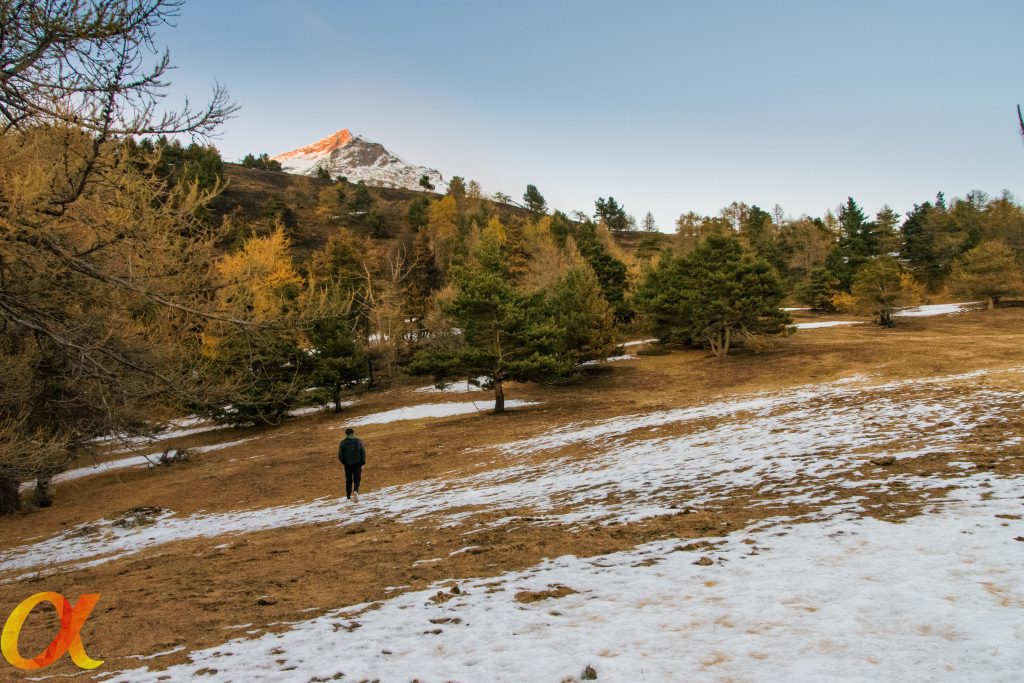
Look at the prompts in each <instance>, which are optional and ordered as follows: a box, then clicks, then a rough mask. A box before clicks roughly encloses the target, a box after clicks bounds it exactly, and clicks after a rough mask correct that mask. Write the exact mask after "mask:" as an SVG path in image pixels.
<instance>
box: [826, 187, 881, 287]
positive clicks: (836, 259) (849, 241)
mask: <svg viewBox="0 0 1024 683" xmlns="http://www.w3.org/2000/svg"><path fill="white" fill-rule="evenodd" d="M838 218H839V241H838V242H837V243H836V245H835V247H833V248H832V251H831V252H830V253H829V255H828V258H827V259H826V260H825V267H826V268H827V269H828V270H829V271H830V272H831V273H832V275H833V277H835V278H836V279H837V280H839V284H840V287H842V289H843V290H844V291H849V290H850V287H852V286H853V278H854V276H855V275H856V274H857V271H858V270H859V269H860V267H861V266H862V265H863V264H864V263H866V262H867V261H868V259H870V258H872V257H873V256H877V255H878V243H877V240H876V235H875V227H874V225H873V224H872V223H871V222H870V221H868V219H867V217H866V216H865V215H864V212H863V211H862V210H861V208H860V206H858V205H857V202H855V201H854V200H853V197H848V198H847V199H846V204H844V205H843V206H841V207H839V217H838Z"/></svg>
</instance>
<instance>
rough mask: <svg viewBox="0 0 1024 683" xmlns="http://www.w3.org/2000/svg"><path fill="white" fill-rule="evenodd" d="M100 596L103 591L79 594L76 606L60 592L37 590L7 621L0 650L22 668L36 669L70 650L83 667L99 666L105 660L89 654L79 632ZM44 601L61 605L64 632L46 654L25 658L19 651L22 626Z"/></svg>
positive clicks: (59, 611) (62, 629)
mask: <svg viewBox="0 0 1024 683" xmlns="http://www.w3.org/2000/svg"><path fill="white" fill-rule="evenodd" d="M99 599H100V595H99V593H86V594H85V595H81V596H79V597H78V603H77V604H75V605H74V606H73V607H72V606H71V603H70V602H68V599H67V598H65V597H64V596H63V595H61V594H60V593H36V594H35V595H33V596H32V597H30V598H26V599H25V600H24V601H23V602H22V603H21V604H20V605H18V606H17V607H15V608H14V611H13V612H11V616H9V617H8V618H7V623H6V624H4V631H3V635H2V636H0V650H2V651H3V653H4V658H5V659H6V660H7V661H8V662H10V663H11V665H13V666H16V667H18V668H19V669H23V670H25V671H33V670H35V669H42V668H43V667H46V666H50V665H51V664H53V663H54V662H55V661H57V660H58V659H60V658H61V657H62V656H64V653H65V652H68V653H69V654H70V655H71V661H73V662H74V663H75V664H77V665H78V666H79V667H80V668H82V669H95V668H96V667H98V666H99V665H100V664H102V663H103V660H102V659H99V660H97V659H91V658H90V657H89V655H87V654H85V647H84V646H83V645H82V639H81V638H80V637H79V635H78V633H79V631H81V630H82V626H83V625H84V624H85V620H86V619H88V618H89V613H90V612H92V608H93V607H95V606H96V603H97V602H99ZM41 602H49V603H50V604H52V605H53V606H54V607H56V608H57V616H59V617H60V631H59V632H58V633H57V636H56V637H55V638H54V639H53V642H51V643H50V644H49V645H48V646H47V647H46V649H45V650H43V653H42V654H40V655H37V656H35V657H33V658H32V659H25V658H24V657H22V656H21V653H20V652H18V635H20V634H21V627H22V626H24V624H25V619H26V618H28V615H29V612H31V611H32V610H33V609H34V608H35V606H36V605H38V604H39V603H41Z"/></svg>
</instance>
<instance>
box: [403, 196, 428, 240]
mask: <svg viewBox="0 0 1024 683" xmlns="http://www.w3.org/2000/svg"><path fill="white" fill-rule="evenodd" d="M429 211H430V200H428V199H427V198H426V197H417V198H416V199H413V200H412V201H411V202H409V208H408V209H407V210H406V214H405V220H406V222H407V223H408V224H409V228H410V229H411V230H413V231H414V232H416V231H419V230H421V229H422V228H425V227H427V219H428V216H429Z"/></svg>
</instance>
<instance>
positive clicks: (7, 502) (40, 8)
mask: <svg viewBox="0 0 1024 683" xmlns="http://www.w3.org/2000/svg"><path fill="white" fill-rule="evenodd" d="M179 5H180V3H178V2H171V1H165V0H94V1H93V2H87V3H86V2H77V1H72V0H36V1H34V2H0V27H2V30H0V35H2V37H0V62H2V64H3V66H2V68H0V328H2V329H3V335H2V337H0V444H4V445H3V447H0V514H2V513H7V512H11V511H12V510H15V509H17V508H18V506H19V504H20V501H19V496H18V488H19V484H20V482H21V481H24V480H26V479H27V480H32V479H35V480H36V481H37V490H38V491H40V494H39V495H38V496H37V500H38V501H39V502H40V503H41V504H48V503H49V500H48V498H49V496H48V494H47V491H48V489H49V485H48V482H49V478H50V477H51V476H52V475H53V474H55V473H56V472H59V471H60V470H61V469H63V468H65V467H67V466H68V465H69V464H70V463H71V462H73V460H74V458H75V457H76V456H77V455H78V454H80V453H82V452H84V451H86V450H88V449H89V448H90V447H91V446H90V444H91V443H92V440H93V439H94V438H95V437H97V436H101V435H106V434H111V433H125V434H131V433H139V432H144V431H146V430H149V429H152V428H153V423H154V422H155V421H158V420H159V419H160V416H161V415H162V416H164V417H166V416H169V415H170V414H173V413H174V411H175V410H176V409H177V408H179V407H180V406H181V405H183V404H186V403H187V402H188V401H189V400H190V399H191V398H192V397H194V395H195V393H196V392H198V391H200V390H201V386H200V385H201V384H202V379H201V378H202V377H203V373H202V372H197V368H196V366H195V363H196V357H197V355H198V354H197V353H196V351H197V349H198V344H199V342H198V336H197V334H196V330H197V328H198V326H199V325H200V324H201V323H202V322H203V321H206V320H209V319H211V317H222V318H223V319H224V320H225V321H228V316H223V315H222V314H221V313H220V312H218V311H216V310H215V309H214V308H213V307H211V306H210V305H209V301H208V296H207V294H208V290H207V286H208V280H207V275H208V272H209V264H210V263H211V261H212V257H211V254H212V242H213V239H212V238H213V236H212V235H211V234H210V232H209V231H208V230H207V229H206V227H205V226H204V225H203V224H202V223H201V222H200V220H198V217H199V216H200V215H201V214H202V213H203V210H204V206H205V204H206V203H207V202H208V201H209V200H210V199H211V197H212V195H213V194H214V193H215V192H216V190H217V188H216V187H214V188H213V189H212V190H211V189H208V188H207V189H204V188H202V187H201V186H200V178H199V175H198V174H197V175H196V176H195V177H193V178H191V179H188V178H181V177H177V178H168V177H161V174H160V173H159V172H158V171H159V168H158V167H159V154H160V152H159V151H158V150H155V149H151V150H150V151H144V150H140V149H138V148H133V147H132V145H130V144H129V143H128V140H129V139H130V138H139V137H144V136H160V135H174V134H178V133H185V134H191V135H193V136H196V137H198V138H204V137H206V136H209V135H210V134H212V133H213V132H214V131H215V129H216V128H217V126H219V125H220V124H221V123H222V122H223V121H224V120H225V119H226V118H227V117H229V116H230V115H231V114H232V112H233V111H234V107H233V105H232V104H231V103H230V101H229V99H228V96H227V92H226V91H225V90H224V89H223V88H222V87H220V86H216V87H215V88H214V92H213V96H212V98H211V100H210V102H209V104H208V105H207V106H206V107H204V108H202V109H198V110H197V109H192V108H189V107H187V106H186V107H185V108H184V109H179V110H177V111H174V110H169V109H166V108H163V107H162V101H163V100H162V97H163V94H164V92H163V90H164V88H165V87H166V76H167V74H168V70H169V68H170V60H169V56H168V54H167V53H166V52H163V53H159V52H158V53H157V57H156V59H155V60H153V59H152V58H151V56H150V55H151V54H152V53H153V51H154V50H153V48H154V47H155V36H156V33H157V31H158V29H159V28H160V27H162V26H164V25H166V24H167V23H169V21H171V20H172V19H173V17H174V16H175V15H176V14H177V11H178V8H179ZM237 322H239V323H241V322H243V321H237ZM231 324H234V322H232V323H231Z"/></svg>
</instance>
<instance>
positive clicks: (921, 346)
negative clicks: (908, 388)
mask: <svg viewBox="0 0 1024 683" xmlns="http://www.w3.org/2000/svg"><path fill="white" fill-rule="evenodd" d="M1022 349H1024V309H1007V310H996V311H993V312H978V313H969V314H962V315H955V316H947V317H939V318H918V319H906V320H900V321H899V323H898V326H897V327H896V328H895V329H892V330H884V329H880V328H878V327H875V326H872V325H856V326H849V327H836V328H825V329H818V330H809V331H805V332H800V333H797V334H795V335H793V336H791V337H789V338H785V339H782V340H780V341H779V342H778V344H777V345H776V347H775V349H774V350H772V351H768V352H765V353H762V354H759V355H757V356H753V355H739V356H735V357H731V358H729V359H728V360H726V361H715V360H712V359H711V358H710V357H709V356H708V354H706V353H703V352H699V351H677V352H674V353H672V354H671V355H667V356H650V357H645V358H641V359H638V360H635V361H628V362H621V363H615V364H611V365H609V366H607V367H605V368H602V369H600V370H599V371H598V372H595V373H594V374H593V376H591V377H590V378H589V379H588V380H587V381H585V382H584V383H582V384H580V385H578V386H573V387H539V386H532V385H528V386H516V387H513V388H510V389H509V390H508V395H509V397H510V398H521V399H529V400H534V401H540V402H542V404H541V405H538V406H534V407H531V408H527V409H521V410H516V411H513V412H512V413H511V414H509V415H506V416H499V417H496V416H492V415H489V414H487V413H486V412H484V413H481V414H478V415H477V414H470V415H464V416H458V417H452V418H445V419H437V420H417V421H406V422H394V423H390V424H382V425H369V426H365V427H362V428H360V429H359V430H358V432H359V434H360V436H361V437H362V438H363V439H364V441H365V442H366V444H367V448H368V451H369V462H368V465H367V468H366V470H365V472H364V475H363V479H364V486H363V492H364V495H368V496H372V495H373V492H374V491H375V490H376V489H379V488H381V487H384V486H391V485H399V484H415V483H416V482H421V481H424V480H444V479H445V478H446V477H448V476H450V474H451V473H452V472H453V471H458V472H459V474H460V475H464V474H466V473H469V472H478V471H485V470H488V469H493V468H495V467H500V466H505V465H507V464H508V461H507V459H506V458H504V457H498V455H497V454H496V452H495V451H494V450H492V449H491V447H493V446H495V445H497V444H501V443H505V442H508V441H512V440H520V439H524V438H529V437H530V436H532V435H540V434H544V433H545V432H546V431H548V430H549V429H551V428H553V427H556V426H561V425H564V424H566V423H570V422H576V421H586V420H596V419H602V418H610V417H614V416H618V415H622V414H624V413H631V412H644V411H650V410H655V409H664V408H676V407H681V406H688V405H698V404H702V403H705V402H708V401H712V400H715V399H720V398H723V397H728V396H732V395H735V394H743V393H751V392H758V391H764V390H780V389H786V388H789V387H793V386H797V385H801V384H808V383H813V382H822V381H829V380H835V379H839V378H842V377H846V376H850V375H853V374H860V373H863V374H873V375H877V376H878V377H880V378H890V379H902V378H921V377H931V376H935V375H943V374H953V373H960V372H965V371H970V370H976V369H999V368H1008V367H1016V366H1019V365H1021V361H1022V360H1024V353H1022ZM418 385H419V383H417V386H418ZM1018 389H1019V387H1018ZM470 396H472V397H474V398H478V399H479V398H482V397H484V396H486V394H471V395H461V394H460V395H450V394H445V395H441V394H428V395H423V394H416V393H414V392H412V391H411V389H410V387H406V388H396V389H393V390H391V391H389V392H386V393H379V394H367V395H365V396H364V397H363V398H362V400H361V402H360V403H358V404H357V405H356V406H353V407H352V408H349V409H348V410H347V411H346V412H345V413H343V414H342V415H333V414H322V415H316V416H312V417H308V418H304V419H300V420H295V421H293V422H290V423H288V424H285V425H282V426H280V427H276V428H271V429H263V430H259V431H246V430H228V431H221V432H212V433H208V434H201V435H196V436H193V437H190V438H188V439H184V440H182V441H181V445H185V446H194V445H200V444H202V443H211V442H215V441H218V442H219V441H231V440H234V439H237V438H242V437H243V436H256V437H257V438H256V439H255V440H254V441H250V442H248V443H245V444H241V445H238V446H235V447H231V448H227V449H224V450H222V451H214V452H210V453H206V454H201V455H198V456H196V457H195V458H194V459H192V460H191V461H189V462H186V463H180V464H177V465H175V466H172V467H166V468H154V469H148V470H142V469H140V470H122V471H120V472H118V473H107V474H101V475H95V476H91V477H88V478H83V479H80V480H77V481H74V482H69V483H67V484H63V485H61V486H59V487H58V489H57V494H58V500H57V504H56V505H55V506H54V507H52V508H49V509H46V510H41V511H39V512H37V513H34V514H30V515H21V516H16V517H9V518H5V519H0V539H2V540H0V547H4V548H9V547H14V546H17V545H20V544H22V543H24V542H26V541H28V540H29V539H41V538H46V537H49V536H51V535H53V534H55V533H58V532H60V531H62V530H64V529H68V528H71V527H74V526H76V525H79V524H85V523H89V522H95V521H96V520H99V519H101V518H105V517H112V516H114V515H117V514H119V513H124V512H125V511H127V510H131V509H133V508H140V509H141V508H166V509H170V510H174V511H175V512H176V513H177V514H179V515H188V514H192V513H195V512H198V511H200V510H205V511H208V512H222V511H228V510H239V509H251V508H263V507H270V506H275V505H285V504H295V503H300V502H303V501H312V500H314V499H317V498H321V497H325V496H329V497H337V496H339V495H340V494H341V492H342V488H343V485H344V482H343V476H342V473H341V471H340V470H341V468H340V466H339V465H338V464H337V461H336V459H335V449H336V443H337V440H338V438H339V437H340V435H341V434H342V433H343V432H342V431H341V430H340V429H339V428H341V427H343V426H344V425H345V423H346V420H348V419H351V417H354V416H358V415H364V414H368V413H372V412H376V411H379V410H385V409H390V408H393V407H396V406H398V405H406V404H411V403H424V402H433V401H442V400H468V398H469V397H470ZM481 408H486V406H484V405H482V406H481ZM1007 417H1008V422H1007V423H1006V424H1005V425H1000V426H999V428H998V429H995V428H981V429H979V430H977V432H976V433H975V434H974V438H973V439H972V441H971V443H970V444H968V445H967V446H966V447H965V448H964V449H963V451H962V452H960V453H957V455H956V458H957V460H960V461H965V462H973V463H975V466H976V467H978V468H984V469H990V470H994V471H996V472H999V473H1005V474H1010V473H1020V472H1021V471H1024V452H1022V449H1021V447H1019V446H1017V447H1013V448H1006V449H1001V450H998V451H997V450H994V449H993V447H992V445H993V444H995V443H998V442H1000V441H1001V440H1003V439H1005V437H1006V432H1007V430H1011V431H1013V432H1014V433H1016V434H1024V426H1022V425H1024V420H1022V415H1020V414H1018V415H1010V416H1007ZM572 449H573V447H570V448H568V449H562V450H561V451H559V455H560V456H561V457H565V456H566V454H567V453H568V454H570V455H572V453H573V450H572ZM577 450H578V452H576V453H575V457H580V458H585V457H587V452H586V447H585V446H580V447H579V448H578V449H577ZM529 457H531V458H538V459H543V458H546V457H551V456H550V454H544V453H541V454H536V455H531V456H529ZM947 462H948V456H927V455H926V456H921V457H917V458H912V459H906V460H899V461H897V462H896V463H894V464H892V465H888V466H878V465H872V464H870V463H868V462H865V464H864V466H863V468H864V474H866V475H868V474H869V475H870V476H866V477H865V478H866V479H877V478H879V477H887V476H888V477H891V476H896V475H900V474H941V473H943V472H945V471H946V469H948V468H947V467H946V463H947ZM852 493H853V494H857V495H863V496H864V497H865V502H864V507H865V509H866V510H867V511H868V514H871V515H872V516H876V517H879V518H882V519H887V520H890V521H899V520H900V519H902V518H905V517H906V516H908V515H914V514H919V512H920V510H921V508H922V507H924V506H926V505H928V504H931V503H934V501H935V500H936V498H938V497H941V495H942V493H943V489H941V488H937V489H932V490H930V491H927V492H922V491H919V490H915V491H911V490H906V491H904V490H900V488H899V487H890V488H888V489H885V490H883V489H880V488H878V487H874V488H873V487H871V486H865V487H863V489H860V490H858V489H854V490H853V491H852ZM925 493H927V495H925ZM679 499H680V506H679V509H678V511H677V512H676V513H675V514H673V515H669V516H663V517H654V518H650V519H646V520H643V521H640V522H635V523H630V524H604V525H602V524H582V525H577V526H573V527H568V526H565V525H559V524H530V523H517V524H505V525H504V526H488V525H490V524H492V523H494V522H496V521H497V520H498V519H500V518H508V517H512V516H516V515H518V516H520V518H528V517H530V515H531V514H533V512H534V511H532V510H528V509H524V510H508V509H502V510H495V511H486V510H483V511H477V512H476V513H475V514H474V515H473V516H471V517H469V518H467V519H466V520H464V521H463V523H462V524H459V525H455V526H450V527H447V528H439V527H438V525H437V524H435V523H434V522H433V520H432V519H430V518H429V517H428V518H423V519H420V520H417V521H415V522H412V523H399V522H396V521H394V520H390V519H378V520H374V521H370V522H365V523H361V524H358V525H348V526H339V525H338V524H333V523H331V524H328V523H317V524H309V525H304V526H295V527H288V528H282V529H275V530H271V531H264V532H258V533H249V534H243V535H236V536H227V537H218V538H215V539H194V540H188V541H180V542H175V543H169V544H166V545H162V546H158V547H155V548H153V549H151V550H150V551H147V552H144V553H140V554H137V555H131V556H128V557H125V558H122V559H119V560H115V561H111V562H107V563H105V564H100V565H97V566H95V567H88V568H80V569H74V570H62V569H60V568H54V571H53V572H52V573H46V575H45V576H44V577H42V578H41V579H40V580H35V581H33V580H20V581H15V582H11V583H5V584H0V605H2V606H4V607H5V608H6V609H8V611H9V609H10V608H12V607H13V606H14V605H15V604H17V603H18V602H20V601H21V600H22V599H24V598H25V597H27V596H28V595H29V594H31V593H35V592H38V591H42V590H52V591H58V592H61V593H64V594H65V595H67V596H69V597H72V598H73V597H74V596H77V595H79V594H80V593H85V592H98V593H101V594H102V596H103V597H102V599H101V601H100V603H99V605H98V606H97V610H96V612H95V614H94V616H93V617H92V618H91V619H90V621H89V622H88V624H87V627H86V631H85V633H84V636H85V642H86V643H87V647H88V648H89V651H90V653H91V654H92V653H94V656H99V657H101V658H105V659H106V660H107V664H105V665H104V669H106V670H115V669H118V668H123V667H132V666H138V665H139V663H140V662H139V660H136V659H127V657H128V656H129V655H134V654H145V653H153V652H159V651H163V650H167V649H170V648H172V647H174V646H176V645H179V644H184V645H185V646H186V647H187V649H188V650H194V649H196V648H201V647H206V646H212V645H215V644H218V643H221V642H223V641H225V640H227V639H228V638H230V637H237V636H240V635H243V634H244V632H245V631H248V630H260V631H263V630H273V629H279V628H287V626H286V625H283V624H281V622H285V621H294V620H299V619H306V618H310V617H311V616H315V615H316V614H319V613H323V612H325V611H327V610H329V609H333V608H338V607H341V606H345V605H354V604H358V603H371V604H372V603H374V602H377V601H381V600H384V599H386V598H388V597H389V596H393V595H395V594H397V592H398V591H406V590H418V589H423V588H425V587H427V586H429V585H431V584H432V583H434V582H437V581H442V580H447V579H451V580H456V581H458V580H460V579H465V578H469V577H481V576H498V575H500V574H502V573H504V572H506V571H509V570H515V569H523V568H526V567H529V566H531V565H533V564H535V563H536V562H538V561H540V560H541V559H543V558H545V557H556V556H559V555H563V554H567V553H571V554H576V555H581V556H598V555H601V554H605V553H609V552H614V551H617V550H623V549H627V548H631V547H634V546H635V545H637V544H638V543H643V542H646V541H652V540H657V539H666V538H679V539H696V538H704V537H707V536H715V535H718V534H724V533H729V532H730V531H731V530H734V529H742V528H744V527H746V526H747V525H749V524H752V523H754V522H757V521H758V520H761V519H765V518H767V517H771V516H775V515H780V514H785V515H790V516H796V517H798V516H800V515H806V514H810V513H813V512H815V511H816V508H815V506H813V505H802V506H801V505H781V504H780V505H774V504H772V500H771V497H770V495H769V494H766V493H764V492H762V491H760V490H758V488H757V487H752V488H749V489H737V490H734V491H732V492H731V494H730V495H729V497H728V498H727V499H723V500H722V501H720V502H716V503H715V504H714V505H713V506H708V507H705V508H702V509H690V508H687V507H686V505H685V499H686V492H685V491H680V492H679ZM754 503H757V504H758V505H756V506H755V505H754ZM467 531H474V532H476V533H474V534H473V536H472V537H471V538H472V544H473V545H475V546H477V548H475V549H474V550H472V551H469V552H461V553H458V554H454V555H450V553H453V552H455V551H456V550H459V549H462V548H464V547H465V546H466V545H467V539H466V538H465V536H464V534H465V533H466V532H467ZM713 546H714V544H713V543H705V544H703V545H701V546H700V547H699V548H692V549H700V550H702V552H704V553H706V554H709V555H710V556H712V557H713V551H714V547H713ZM680 547H681V548H685V547H686V544H685V543H684V542H681V543H680ZM686 549H691V548H686ZM692 549H691V550H692ZM751 550H752V552H756V550H757V549H756V548H752V549H751ZM434 558H440V560H439V561H437V562H431V563H427V564H414V563H415V562H417V561H418V560H424V559H434ZM0 578H2V577H0ZM8 578H10V577H8ZM453 585H457V584H453ZM395 587H401V588H397V589H396V588H395ZM560 588H564V589H566V590H571V589H569V588H567V587H557V586H556V587H552V589H551V591H542V593H545V594H544V595H543V596H542V597H537V598H535V599H542V598H549V597H550V598H554V597H558V595H555V594H554V593H557V592H558V590H559V589H560ZM489 590H494V591H500V590H504V589H503V586H502V583H501V581H500V580H498V581H496V582H495V583H494V584H493V585H492V586H491V588H490V589H489ZM993 590H996V589H995V588H994V589H993ZM548 593H550V595H549V594H548ZM562 594H563V595H564V594H566V593H562ZM540 595H541V593H538V596H540ZM261 596H270V597H271V598H272V603H273V604H258V600H259V599H260V598H261ZM263 602H269V601H267V600H264V601H263ZM41 613H42V612H41ZM45 621H46V620H45V619H33V620H31V621H30V623H29V625H28V627H27V628H26V630H25V635H24V636H23V638H22V651H23V652H29V651H33V649H42V647H44V646H45V645H46V643H47V642H48V641H49V638H50V637H52V634H53V630H52V629H53V623H43V622H45ZM51 622H52V620H51ZM250 623H251V624H252V626H248V627H246V628H240V627H238V625H240V624H250ZM185 654H186V653H185V652H181V653H177V654H172V655H168V656H166V657H163V658H160V659H158V660H154V661H152V662H148V661H147V662H146V663H147V664H150V665H152V666H158V667H162V666H165V665H168V664H171V663H175V662H179V661H183V660H184V659H185ZM751 656H755V657H756V656H757V653H752V655H751ZM715 663H716V662H713V661H711V662H707V663H706V665H707V666H713V665H714V664H715ZM74 672H75V671H74V669H73V668H72V667H71V665H70V664H69V663H68V662H67V661H64V662H62V663H61V664H59V665H55V666H54V667H53V669H52V670H49V671H47V673H54V674H56V673H74Z"/></svg>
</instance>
